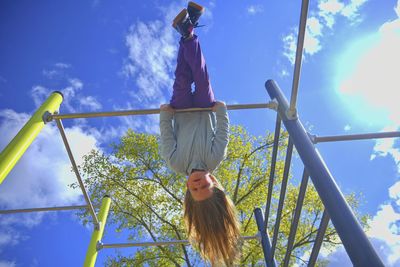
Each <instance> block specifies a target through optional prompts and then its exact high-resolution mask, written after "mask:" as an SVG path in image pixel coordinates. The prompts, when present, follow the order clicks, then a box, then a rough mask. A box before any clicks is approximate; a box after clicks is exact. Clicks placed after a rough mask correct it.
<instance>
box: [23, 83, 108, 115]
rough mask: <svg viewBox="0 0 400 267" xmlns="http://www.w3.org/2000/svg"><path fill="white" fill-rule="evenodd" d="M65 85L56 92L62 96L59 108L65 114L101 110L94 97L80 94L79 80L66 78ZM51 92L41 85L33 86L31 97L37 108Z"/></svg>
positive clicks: (80, 84) (81, 86)
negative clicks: (64, 111) (65, 112)
mask: <svg viewBox="0 0 400 267" xmlns="http://www.w3.org/2000/svg"><path fill="white" fill-rule="evenodd" d="M66 83H67V84H66V86H65V87H63V88H60V89H57V90H58V91H60V92H61V93H62V94H63V96H64V99H63V102H62V105H61V107H62V108H63V109H65V110H66V111H67V112H71V113H75V112H81V111H96V110H99V109H101V108H102V105H101V104H100V102H99V101H98V100H97V99H96V98H95V97H94V96H86V95H84V94H83V93H81V91H82V89H83V82H82V81H81V80H80V79H77V78H68V79H67V80H66ZM52 91H53V90H50V89H49V88H46V87H44V86H42V85H35V86H33V88H32V90H31V96H32V98H33V100H34V102H35V105H36V106H37V107H39V106H40V105H41V104H42V103H43V102H44V101H45V100H46V99H47V97H49V96H50V94H51V92H52Z"/></svg>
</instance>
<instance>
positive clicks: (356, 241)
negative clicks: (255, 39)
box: [265, 80, 383, 267]
mask: <svg viewBox="0 0 400 267" xmlns="http://www.w3.org/2000/svg"><path fill="white" fill-rule="evenodd" d="M265 87H266V89H267V91H268V94H269V95H270V97H271V98H272V99H276V100H277V101H278V103H279V105H278V111H279V113H280V115H281V118H282V122H283V123H284V125H285V127H286V130H287V131H288V132H289V135H290V137H291V138H292V139H293V142H294V144H295V146H296V149H297V152H298V153H299V155H300V158H301V160H302V161H303V163H304V165H305V167H306V169H307V171H308V172H309V174H310V177H311V179H312V181H313V184H314V186H315V188H316V190H317V192H318V195H319V196H320V198H321V200H322V202H323V203H324V206H325V208H326V209H327V211H328V212H329V215H330V216H331V219H332V222H333V225H334V226H335V228H336V231H337V232H338V234H339V237H340V239H341V240H342V242H343V245H344V247H345V249H346V251H347V253H348V255H349V257H350V259H351V261H352V263H353V265H355V266H377V267H378V266H383V263H382V261H381V260H380V258H379V257H378V255H377V253H376V252H375V250H374V249H373V247H372V245H371V243H370V241H369V240H368V238H367V236H366V234H365V233H364V231H363V229H362V227H361V225H360V224H359V223H358V221H357V218H356V217H355V216H354V214H353V212H352V210H351V208H350V206H349V205H348V204H347V202H346V200H345V198H344V196H343V194H342V193H341V191H340V189H339V188H338V186H337V185H336V183H335V180H334V179H333V177H332V175H331V173H330V172H329V170H328V168H327V166H326V165H325V162H324V161H323V159H322V157H321V155H320V154H319V153H318V151H317V149H316V148H315V147H314V145H313V143H312V142H311V140H310V138H309V136H308V135H307V132H306V130H305V129H304V127H303V125H302V124H301V122H300V120H299V119H298V118H297V119H295V120H292V119H289V118H287V117H285V116H286V112H287V109H288V106H289V104H288V102H287V99H286V98H285V96H284V95H283V93H282V91H281V90H280V89H279V87H278V85H277V84H276V83H275V82H274V81H272V80H268V81H267V82H266V84H265Z"/></svg>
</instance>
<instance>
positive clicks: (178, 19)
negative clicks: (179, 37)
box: [172, 8, 188, 28]
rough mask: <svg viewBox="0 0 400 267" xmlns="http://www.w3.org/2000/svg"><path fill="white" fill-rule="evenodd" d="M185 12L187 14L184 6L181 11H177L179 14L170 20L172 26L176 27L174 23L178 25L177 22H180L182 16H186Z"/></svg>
mask: <svg viewBox="0 0 400 267" xmlns="http://www.w3.org/2000/svg"><path fill="white" fill-rule="evenodd" d="M187 14H188V13H187V10H186V8H184V9H182V11H181V12H179V14H178V15H176V17H175V18H174V20H173V21H172V27H174V28H176V25H178V23H179V22H181V21H182V19H183V18H184V17H186V15H187Z"/></svg>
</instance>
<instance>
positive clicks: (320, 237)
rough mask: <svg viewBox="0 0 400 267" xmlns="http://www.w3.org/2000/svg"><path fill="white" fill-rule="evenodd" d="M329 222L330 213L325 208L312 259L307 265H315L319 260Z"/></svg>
mask: <svg viewBox="0 0 400 267" xmlns="http://www.w3.org/2000/svg"><path fill="white" fill-rule="evenodd" d="M328 223H329V214H328V212H327V211H326V209H325V210H324V213H323V215H322V219H321V222H320V224H319V228H318V233H317V237H316V239H315V242H314V246H313V249H312V251H311V255H310V259H309V261H308V264H307V266H315V263H316V262H317V258H318V254H319V250H320V249H321V245H322V241H323V240H324V236H325V232H326V229H327V228H328Z"/></svg>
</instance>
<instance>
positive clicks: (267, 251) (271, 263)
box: [254, 208, 278, 267]
mask: <svg viewBox="0 0 400 267" xmlns="http://www.w3.org/2000/svg"><path fill="white" fill-rule="evenodd" d="M254 218H255V219H256V223H257V228H258V231H259V232H260V234H261V245H262V249H263V252H264V259H265V263H266V264H267V267H276V266H278V264H276V261H275V258H273V257H271V256H272V254H271V252H272V251H271V248H272V247H271V241H270V239H269V235H268V231H267V228H265V224H264V219H263V214H262V211H261V209H260V208H256V209H255V210H254Z"/></svg>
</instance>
